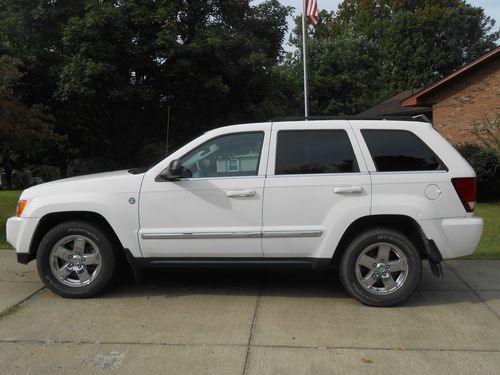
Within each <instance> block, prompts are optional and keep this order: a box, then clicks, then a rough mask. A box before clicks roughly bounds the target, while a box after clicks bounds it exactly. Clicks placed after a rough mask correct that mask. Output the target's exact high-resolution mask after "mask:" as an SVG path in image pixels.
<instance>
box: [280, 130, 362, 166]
mask: <svg viewBox="0 0 500 375" xmlns="http://www.w3.org/2000/svg"><path fill="white" fill-rule="evenodd" d="M350 172H359V169H358V164H357V163H356V157H355V156H354V151H353V149H352V146H351V142H350V141H349V137H348V135H347V133H346V132H345V131H344V130H281V131H279V132H278V142H277V149H276V167H275V174H277V175H283V174H316V173H350Z"/></svg>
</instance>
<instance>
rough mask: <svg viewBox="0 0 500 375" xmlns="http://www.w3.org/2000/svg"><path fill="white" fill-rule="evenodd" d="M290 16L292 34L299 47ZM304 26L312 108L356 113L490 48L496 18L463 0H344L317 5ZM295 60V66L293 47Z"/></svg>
mask: <svg viewBox="0 0 500 375" xmlns="http://www.w3.org/2000/svg"><path fill="white" fill-rule="evenodd" d="M296 23H297V27H296V29H295V32H294V35H293V36H292V39H291V41H292V43H294V44H295V45H296V46H297V47H298V48H300V36H301V29H300V27H299V26H300V19H296ZM310 32H311V35H310V38H309V40H310V46H309V49H310V55H311V61H310V72H311V73H310V74H311V90H310V91H311V93H312V95H313V100H315V101H316V103H315V105H313V106H312V109H314V111H313V112H312V113H313V114H326V113H329V114H338V113H348V114H356V113H357V112H359V111H361V110H363V109H366V108H368V107H369V106H371V105H373V104H375V103H376V102H379V101H381V100H384V99H386V98H387V97H390V96H392V95H395V94H397V93H398V92H400V91H403V90H406V89H411V88H419V87H424V86H427V85H429V84H431V83H433V82H435V81H437V80H439V79H441V78H442V77H444V76H446V75H449V74H450V73H452V72H453V71H455V70H457V69H458V68H460V67H462V66H463V65H465V64H466V63H469V62H471V61H472V60H474V59H476V58H477V57H479V56H481V55H482V54H484V53H486V52H487V51H489V50H491V49H493V48H495V46H496V45H495V41H496V40H498V38H499V37H500V31H499V30H498V28H495V21H494V20H493V19H491V18H490V17H487V16H486V15H485V14H484V11H483V9H481V8H479V7H473V6H471V5H469V4H467V3H466V2H465V1H464V0H412V1H408V0H344V1H343V2H342V3H341V4H340V5H339V9H338V11H337V12H330V13H328V12H325V11H323V12H322V13H321V16H320V24H319V26H318V27H317V28H316V29H315V30H311V31H310ZM342 45H346V47H347V48H345V49H344V50H342V47H341V46H342ZM320 56H321V57H320ZM294 59H295V60H296V62H295V65H298V64H299V59H300V55H299V52H297V54H296V55H295V56H294ZM332 60H335V61H332ZM337 61H339V62H340V64H338V63H337ZM328 72H330V76H331V77H328ZM363 72H367V73H369V74H363ZM317 76H319V77H321V79H320V80H318V78H317ZM326 77H328V78H327V79H328V81H329V83H328V84H326V85H324V84H323V80H324V79H325V78H326ZM350 78H352V79H350ZM349 80H351V82H348V81H349ZM343 82H344V83H345V84H344V85H343ZM323 87H324V88H325V89H323ZM338 87H342V89H341V90H340V91H339V90H338V89H336V88H338ZM360 89H363V91H360ZM366 90H368V91H366ZM314 95H316V98H314ZM335 102H344V104H342V105H340V106H337V105H332V103H335Z"/></svg>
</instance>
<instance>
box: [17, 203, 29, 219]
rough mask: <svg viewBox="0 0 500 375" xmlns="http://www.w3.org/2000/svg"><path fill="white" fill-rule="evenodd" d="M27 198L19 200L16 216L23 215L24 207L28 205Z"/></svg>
mask: <svg viewBox="0 0 500 375" xmlns="http://www.w3.org/2000/svg"><path fill="white" fill-rule="evenodd" d="M26 202H27V201H26V200H21V201H19V202H17V209H16V216H17V217H21V215H22V214H23V211H24V207H26Z"/></svg>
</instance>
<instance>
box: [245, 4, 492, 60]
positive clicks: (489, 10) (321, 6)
mask: <svg viewBox="0 0 500 375" xmlns="http://www.w3.org/2000/svg"><path fill="white" fill-rule="evenodd" d="M279 1H280V3H281V4H283V5H286V6H292V7H295V14H294V15H293V16H297V15H299V14H301V13H302V7H303V5H302V4H303V3H302V0H279ZM261 2H263V0H254V3H256V4H258V3H261ZM339 3H341V0H318V8H319V9H326V10H329V11H331V10H337V6H338V5H339ZM467 3H469V4H471V5H473V6H479V7H481V8H483V9H484V12H485V14H486V15H487V16H490V17H492V18H493V19H495V20H496V25H495V27H500V0H468V1H467ZM293 16H292V17H289V19H288V30H289V31H290V30H292V29H293ZM287 43H288V37H287V38H286V44H287ZM284 47H285V49H286V50H288V51H290V50H291V49H292V48H291V47H290V46H287V45H285V46H284Z"/></svg>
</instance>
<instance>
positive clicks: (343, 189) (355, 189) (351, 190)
mask: <svg viewBox="0 0 500 375" xmlns="http://www.w3.org/2000/svg"><path fill="white" fill-rule="evenodd" d="M333 192H334V193H335V194H361V193H362V192H363V188H362V187H361V186H334V187H333Z"/></svg>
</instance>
